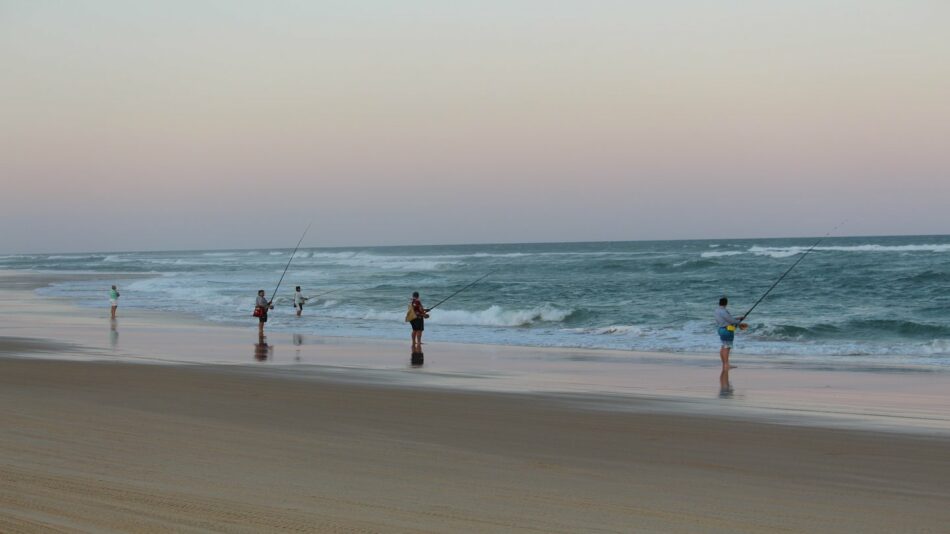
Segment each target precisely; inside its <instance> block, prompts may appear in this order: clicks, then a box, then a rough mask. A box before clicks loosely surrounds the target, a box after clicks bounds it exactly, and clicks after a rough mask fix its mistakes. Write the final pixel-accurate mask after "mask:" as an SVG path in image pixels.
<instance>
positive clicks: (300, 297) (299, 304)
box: [294, 286, 307, 317]
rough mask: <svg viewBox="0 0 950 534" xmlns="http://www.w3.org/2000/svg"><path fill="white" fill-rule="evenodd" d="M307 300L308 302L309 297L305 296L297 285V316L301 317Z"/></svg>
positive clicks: (295, 305) (295, 303) (295, 295)
mask: <svg viewBox="0 0 950 534" xmlns="http://www.w3.org/2000/svg"><path fill="white" fill-rule="evenodd" d="M305 302H307V297H305V296H303V293H301V292H300V286H297V290H296V291H294V309H296V310H297V317H300V314H301V313H303V305H304V303H305Z"/></svg>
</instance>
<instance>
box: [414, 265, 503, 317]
mask: <svg viewBox="0 0 950 534" xmlns="http://www.w3.org/2000/svg"><path fill="white" fill-rule="evenodd" d="M490 274H492V271H489V272H487V273H485V276H482V277H481V278H479V279H478V280H475V281H474V282H472V283H471V284H469V285H467V286H465V287H463V288H462V289H459V290H458V291H456V292H455V293H452V294H451V295H449V296H447V297H445V298H444V299H442V300H440V301H439V302H437V303H436V304H435V306H432V307H430V308H427V310H428V311H432V310H434V309H436V307H438V306H439V305H440V304H442V303H443V302H445V301H447V300H449V299H450V298H452V297H454V296H455V295H458V294H459V293H461V292H462V291H465V290H466V289H468V288H470V287H472V286H473V285H475V284H477V283H479V282H481V281H482V280H484V279H486V278H488V275H490Z"/></svg>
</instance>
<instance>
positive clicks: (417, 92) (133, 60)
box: [0, 0, 950, 253]
mask: <svg viewBox="0 0 950 534" xmlns="http://www.w3.org/2000/svg"><path fill="white" fill-rule="evenodd" d="M948 20H950V2H947V1H946V0H890V1H883V0H853V1H851V0H839V1H835V0H787V1H779V0H772V1H769V0H758V1H728V0H704V1H700V0H670V1H659V0H657V1H651V2H646V1H635V0H623V1H608V0H598V1H580V0H577V1H556V0H545V1H519V0H505V1H497V2H496V1H490V0H479V1H473V2H448V1H443V0H439V1H419V0H400V1H362V2H361V1H358V0H347V1H339V2H329V1H299V2H295V1H260V2H251V1H220V2H213V1H200V0H188V1H180V2H179V1H162V2H145V1H130V0H121V1H118V0H117V1H105V0H103V1H78V0H76V1H66V0H64V1H42V0H24V1H12V0H0V66H2V68H0V186H2V192H3V193H2V195H3V197H2V198H3V208H4V209H3V210H2V211H0V229H2V232H0V252H3V253H10V252H30V251H92V250H97V251H103V250H149V249H185V248H243V247H260V246H272V247H278V246H292V245H293V243H294V242H295V241H296V239H297V237H298V236H299V233H300V231H302V229H303V227H304V226H306V224H307V223H308V222H310V221H311V220H312V221H313V222H314V227H313V230H312V231H311V234H310V236H309V237H308V239H307V242H306V244H307V245H311V246H321V245H327V246H330V245H372V244H427V243H470V242H518V241H576V240H626V239H665V238H707V237H710V238H719V237H722V238H727V237H751V236H800V235H821V234H824V233H825V232H826V231H827V230H828V229H829V228H831V227H832V226H834V225H836V224H837V223H839V222H840V221H841V220H843V219H847V220H848V221H849V222H848V224H847V226H846V227H845V229H844V230H843V232H844V233H847V234H918V233H950V208H948V207H947V206H948V204H950V176H948V174H950V96H948V95H950V37H948V31H947V28H948V26H947V21H948Z"/></svg>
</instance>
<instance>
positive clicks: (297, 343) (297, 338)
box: [293, 334, 303, 362]
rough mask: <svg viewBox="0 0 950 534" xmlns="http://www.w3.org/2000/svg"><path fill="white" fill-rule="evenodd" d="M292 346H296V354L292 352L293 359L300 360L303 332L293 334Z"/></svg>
mask: <svg viewBox="0 0 950 534" xmlns="http://www.w3.org/2000/svg"><path fill="white" fill-rule="evenodd" d="M293 339H294V346H295V347H297V350H296V354H294V361H295V362H299V361H300V346H301V345H303V334H294V335H293Z"/></svg>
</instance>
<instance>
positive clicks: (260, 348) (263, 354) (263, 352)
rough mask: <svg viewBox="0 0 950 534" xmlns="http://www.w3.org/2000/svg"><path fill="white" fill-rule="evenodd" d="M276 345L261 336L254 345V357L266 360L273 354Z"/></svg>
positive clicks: (258, 359)
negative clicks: (269, 343) (270, 343)
mask: <svg viewBox="0 0 950 534" xmlns="http://www.w3.org/2000/svg"><path fill="white" fill-rule="evenodd" d="M273 352H274V347H273V346H271V345H268V344H267V342H266V341H264V338H263V337H262V338H260V339H259V340H258V342H257V344H255V345H254V359H255V360H257V361H259V362H266V361H267V360H268V358H271V357H272V356H273Z"/></svg>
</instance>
